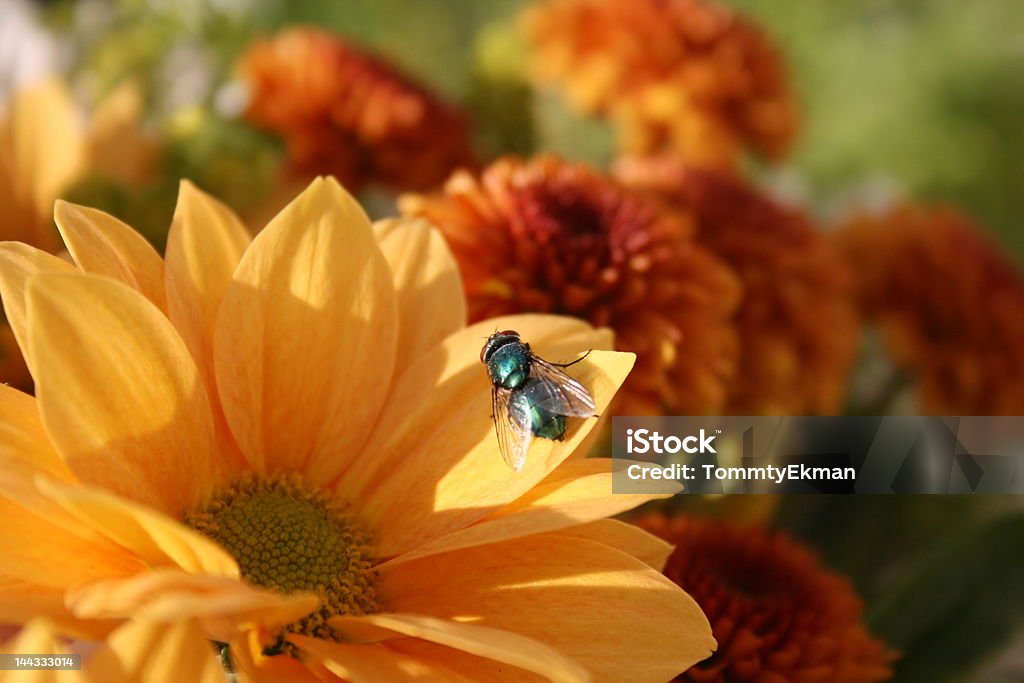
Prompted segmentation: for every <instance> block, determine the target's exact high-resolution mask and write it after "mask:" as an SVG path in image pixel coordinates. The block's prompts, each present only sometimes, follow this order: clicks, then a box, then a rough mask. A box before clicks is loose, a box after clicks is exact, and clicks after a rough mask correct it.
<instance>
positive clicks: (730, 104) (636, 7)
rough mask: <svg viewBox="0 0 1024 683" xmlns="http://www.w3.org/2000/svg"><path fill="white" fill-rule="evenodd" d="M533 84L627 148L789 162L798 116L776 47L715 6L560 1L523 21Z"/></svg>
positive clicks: (722, 160)
mask: <svg viewBox="0 0 1024 683" xmlns="http://www.w3.org/2000/svg"><path fill="white" fill-rule="evenodd" d="M523 24H524V26H525V29H526V32H527V34H528V36H529V37H530V39H531V41H532V43H533V47H534V74H535V77H536V79H537V80H538V81H540V82H542V83H554V84H556V85H559V86H561V87H564V88H565V89H566V91H567V94H568V97H569V99H570V100H571V101H572V103H573V104H574V105H575V106H576V107H577V108H578V109H580V110H581V111H583V112H584V113H587V114H597V115H604V116H609V117H611V118H612V119H613V120H614V121H615V122H616V124H617V126H618V127H619V129H620V131H621V133H622V136H623V137H622V147H623V149H624V150H625V151H628V152H634V153H651V152H661V151H668V150H672V151H674V152H676V153H678V154H681V155H682V156H683V157H684V158H685V159H687V160H688V161H689V162H691V163H698V164H702V165H711V166H716V167H721V166H726V167H728V166H731V165H732V163H733V161H734V159H735V157H736V152H737V150H738V148H739V147H741V146H750V147H752V148H753V149H754V150H755V151H757V152H758V153H759V154H762V155H764V156H766V157H769V158H778V157H781V156H782V155H784V154H785V153H786V152H787V151H788V149H789V147H790V144H791V142H792V141H793V138H794V136H795V134H796V132H797V128H798V123H799V116H798V111H797V105H796V102H795V101H794V98H793V94H792V92H791V91H790V86H789V76H788V74H787V72H786V68H785V65H784V64H783V61H782V58H781V57H780V55H779V53H778V51H777V50H776V48H775V46H774V45H772V43H771V42H770V41H769V40H768V38H766V37H765V36H764V35H763V33H762V32H761V31H760V30H759V29H758V28H757V27H755V26H753V25H752V24H750V23H749V22H748V21H747V20H746V19H744V18H743V17H741V16H739V15H738V14H736V13H735V12H734V11H733V10H731V9H729V8H727V7H724V6H722V5H719V4H717V3H714V2H708V1H706V0H552V1H551V2H542V3H536V4H535V5H534V6H532V7H531V8H530V9H529V10H528V11H527V12H526V14H525V15H524V22H523Z"/></svg>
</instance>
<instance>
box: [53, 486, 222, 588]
mask: <svg viewBox="0 0 1024 683" xmlns="http://www.w3.org/2000/svg"><path fill="white" fill-rule="evenodd" d="M36 485H37V486H38V487H39V489H40V490H41V491H43V493H45V494H46V495H47V496H48V497H49V498H51V499H52V500H54V501H55V502H56V503H58V504H59V505H60V506H61V507H63V508H64V509H65V510H67V512H69V513H70V514H72V515H73V516H74V517H75V518H76V519H78V520H79V521H80V522H82V523H83V524H85V525H87V526H89V527H90V528H91V529H93V530H95V531H96V532H97V533H99V534H102V535H103V536H105V537H107V538H109V539H110V540H112V541H114V542H115V543H117V544H119V545H121V546H122V547H125V548H128V549H129V550H131V551H132V552H133V553H135V555H137V556H138V557H139V558H141V559H143V560H144V561H145V562H146V564H147V565H149V566H150V567H179V568H181V569H183V570H185V571H189V572H201V573H204V574H213V575H216V576H226V577H232V578H237V576H238V565H237V564H236V563H235V561H234V559H232V557H231V556H230V555H229V554H228V553H227V551H225V550H224V549H223V548H221V547H220V546H219V545H217V544H216V543H215V542H214V541H211V540H210V539H208V538H206V537H205V536H203V535H202V534H200V533H198V532H196V531H193V530H192V529H189V528H188V527H187V526H185V525H184V524H182V523H181V522H178V521H176V520H174V519H172V518H170V517H167V516H166V515H164V514H162V513H160V512H158V511H156V510H153V509H152V508H148V507H146V506H144V505H140V504H139V503H136V502H134V501H131V500H127V499H125V498H120V497H118V496H116V495H114V494H112V493H110V492H108V491H104V490H103V489H97V488H87V487H82V486H62V485H59V484H56V483H53V482H50V481H46V480H42V479H40V480H37V482H36Z"/></svg>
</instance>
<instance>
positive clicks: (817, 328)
mask: <svg viewBox="0 0 1024 683" xmlns="http://www.w3.org/2000/svg"><path fill="white" fill-rule="evenodd" d="M616 174H617V175H618V177H619V178H621V179H622V180H623V181H625V182H626V183H627V184H628V185H630V186H632V187H634V188H636V189H642V190H645V191H647V192H649V193H651V195H652V196H653V197H656V198H658V199H660V200H661V201H663V202H666V203H667V204H668V205H670V206H673V207H676V208H678V209H680V210H683V211H688V212H690V213H691V214H692V215H693V216H694V218H695V220H696V224H697V242H698V243H699V244H701V245H703V246H705V247H706V248H707V249H709V250H710V251H711V252H713V253H714V254H715V255H716V256H718V257H719V258H721V259H722V260H723V261H725V262H726V263H728V264H729V265H730V266H732V268H733V269H734V270H735V271H736V272H737V273H738V274H739V276H740V279H741V280H742V281H743V300H742V302H741V304H740V309H739V313H738V314H737V318H736V325H737V329H738V332H739V337H740V347H741V348H740V362H739V369H738V370H737V372H736V381H735V382H734V383H733V385H732V386H731V388H730V389H731V391H730V394H731V395H730V398H729V402H728V410H729V412H730V413H732V414H736V415H760V414H765V415H806V414H819V413H824V414H830V413H835V412H837V411H838V410H839V409H840V407H841V403H842V400H843V398H844V395H845V392H846V382H847V376H848V374H849V370H850V366H851V364H852V362H853V360H854V357H855V355H856V351H857V345H858V330H859V326H858V319H857V315H856V310H855V306H854V301H853V291H852V283H851V281H850V274H849V272H848V268H847V267H846V264H845V263H844V261H843V259H842V258H841V255H840V254H839V252H838V250H837V249H836V248H835V246H834V245H833V244H832V243H831V242H830V241H829V240H828V239H826V238H825V237H824V235H823V234H822V233H820V232H819V231H818V230H817V229H816V227H815V226H814V225H813V224H812V223H811V222H810V220H809V219H808V218H807V217H806V216H805V215H803V214H801V213H799V212H797V211H794V210H790V209H788V208H784V207H782V206H780V205H779V204H777V203H776V202H774V201H772V200H771V199H769V198H768V197H766V196H764V195H763V194H761V193H759V192H758V191H757V190H756V189H754V188H753V187H750V186H748V185H746V184H745V183H743V182H742V181H740V180H737V179H734V178H733V177H731V176H729V175H726V174H723V173H716V172H713V171H709V170H699V169H694V168H688V167H687V166H685V165H682V164H680V163H678V162H677V161H674V160H671V159H666V158H662V159H638V158H633V159H624V160H622V161H620V162H619V163H618V164H617V166H616Z"/></svg>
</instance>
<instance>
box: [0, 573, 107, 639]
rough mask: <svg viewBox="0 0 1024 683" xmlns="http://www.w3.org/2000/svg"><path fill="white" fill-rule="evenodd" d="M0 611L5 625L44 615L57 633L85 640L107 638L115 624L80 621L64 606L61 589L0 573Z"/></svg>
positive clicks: (23, 622)
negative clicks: (0, 574)
mask: <svg viewBox="0 0 1024 683" xmlns="http://www.w3.org/2000/svg"><path fill="white" fill-rule="evenodd" d="M0 614H2V615H3V622H4V623H7V624H26V623H28V622H30V621H32V620H33V619H37V618H40V617H41V618H44V619H46V620H47V621H49V622H50V623H51V624H53V628H54V630H55V631H57V632H58V633H61V634H63V635H66V636H70V637H74V638H82V639H85V640H98V639H100V638H104V637H106V635H107V634H108V633H109V632H110V630H111V629H112V628H113V627H114V626H116V623H114V622H110V621H95V620H83V619H78V618H77V617H75V616H74V615H73V614H71V612H70V611H69V610H68V608H67V607H66V606H65V605H64V591H63V590H61V589H58V588H51V587H47V586H40V585H39V584H36V583H33V582H30V581H24V580H22V579H17V578H14V577H10V576H0Z"/></svg>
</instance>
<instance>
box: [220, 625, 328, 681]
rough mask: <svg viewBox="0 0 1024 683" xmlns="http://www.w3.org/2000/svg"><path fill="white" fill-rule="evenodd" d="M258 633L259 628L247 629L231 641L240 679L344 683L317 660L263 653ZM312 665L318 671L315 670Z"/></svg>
mask: <svg viewBox="0 0 1024 683" xmlns="http://www.w3.org/2000/svg"><path fill="white" fill-rule="evenodd" d="M257 635H258V634H257V632H256V631H247V632H245V633H243V634H239V635H238V636H236V637H235V638H234V639H233V640H232V641H230V653H231V665H232V667H234V670H235V676H236V677H237V679H238V683H280V682H281V681H287V683H324V682H325V681H327V682H328V683H330V682H333V681H337V682H338V683H341V679H340V678H336V677H335V676H334V675H332V674H330V673H328V672H327V671H324V670H323V668H322V667H321V666H320V665H319V664H316V663H314V662H310V661H302V662H300V661H299V660H298V659H295V658H294V657H277V656H266V655H264V654H263V647H264V646H263V644H262V642H260V640H259V638H258V637H257ZM313 668H316V669H317V670H318V671H317V673H313V671H312V669H313ZM318 674H320V675H318Z"/></svg>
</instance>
